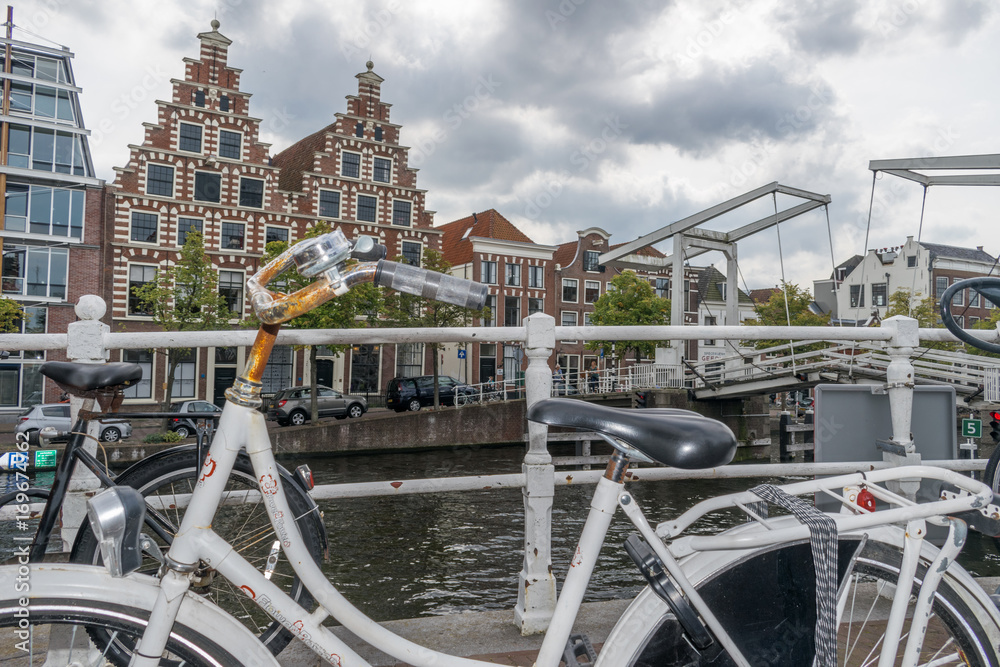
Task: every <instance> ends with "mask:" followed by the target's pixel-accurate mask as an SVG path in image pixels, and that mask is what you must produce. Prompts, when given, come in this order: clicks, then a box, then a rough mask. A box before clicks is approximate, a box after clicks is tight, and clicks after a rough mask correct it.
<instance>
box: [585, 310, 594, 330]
mask: <svg viewBox="0 0 1000 667" xmlns="http://www.w3.org/2000/svg"><path fill="white" fill-rule="evenodd" d="M593 320H594V314H593V313H584V314H583V326H585V327H589V326H593V324H594V321H593Z"/></svg>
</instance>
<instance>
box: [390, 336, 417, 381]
mask: <svg viewBox="0 0 1000 667" xmlns="http://www.w3.org/2000/svg"><path fill="white" fill-rule="evenodd" d="M423 360H424V344H423V343H399V344H398V345H396V377H401V378H411V377H416V376H418V375H420V374H421V373H422V372H423V367H424V364H423Z"/></svg>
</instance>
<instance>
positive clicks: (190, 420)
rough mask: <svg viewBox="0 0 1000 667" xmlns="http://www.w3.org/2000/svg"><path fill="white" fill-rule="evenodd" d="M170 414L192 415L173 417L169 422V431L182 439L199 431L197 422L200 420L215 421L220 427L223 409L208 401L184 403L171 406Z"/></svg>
mask: <svg viewBox="0 0 1000 667" xmlns="http://www.w3.org/2000/svg"><path fill="white" fill-rule="evenodd" d="M170 412H185V413H189V414H190V415H191V416H190V417H171V418H170V419H168V420H167V428H168V429H170V430H171V431H174V432H175V433H177V434H178V435H180V436H181V437H182V438H186V437H188V436H189V435H194V434H195V433H196V432H197V431H198V424H197V422H198V420H200V419H208V418H211V419H214V420H215V425H216V426H218V424H219V415H221V414H222V408H220V407H219V406H218V405H216V404H215V403H209V402H208V401H182V402H180V403H175V404H173V405H172V406H170Z"/></svg>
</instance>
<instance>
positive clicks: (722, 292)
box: [718, 283, 727, 301]
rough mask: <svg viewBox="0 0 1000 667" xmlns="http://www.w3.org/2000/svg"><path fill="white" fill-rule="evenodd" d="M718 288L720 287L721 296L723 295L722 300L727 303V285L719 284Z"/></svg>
mask: <svg viewBox="0 0 1000 667" xmlns="http://www.w3.org/2000/svg"><path fill="white" fill-rule="evenodd" d="M718 287H719V294H721V295H722V300H723V301H725V300H726V287H727V285H726V283H718Z"/></svg>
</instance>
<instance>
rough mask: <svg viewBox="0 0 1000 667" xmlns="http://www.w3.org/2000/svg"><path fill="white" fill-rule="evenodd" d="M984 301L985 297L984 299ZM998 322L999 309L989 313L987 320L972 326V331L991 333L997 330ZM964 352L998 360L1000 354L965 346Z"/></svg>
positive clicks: (999, 319) (999, 318)
mask: <svg viewBox="0 0 1000 667" xmlns="http://www.w3.org/2000/svg"><path fill="white" fill-rule="evenodd" d="M984 299H985V297H984ZM998 322H1000V308H994V309H993V310H991V311H990V318H989V319H988V320H979V321H978V322H976V323H975V324H973V325H972V328H973V329H990V330H993V331H996V330H997V323H998ZM964 351H965V352H967V353H969V354H976V355H979V356H981V357H994V358H997V359H1000V354H997V353H996V352H987V351H986V350H980V349H979V348H978V347H974V346H972V345H965V350H964Z"/></svg>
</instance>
